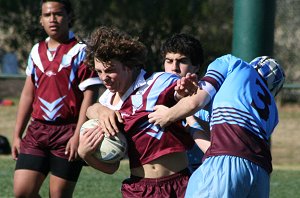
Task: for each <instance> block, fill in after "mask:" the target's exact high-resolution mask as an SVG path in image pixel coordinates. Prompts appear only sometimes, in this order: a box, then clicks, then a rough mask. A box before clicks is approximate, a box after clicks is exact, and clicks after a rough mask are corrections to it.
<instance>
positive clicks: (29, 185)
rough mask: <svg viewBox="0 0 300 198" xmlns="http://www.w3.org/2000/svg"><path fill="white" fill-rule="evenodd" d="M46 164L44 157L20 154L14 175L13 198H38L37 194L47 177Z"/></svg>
mask: <svg viewBox="0 0 300 198" xmlns="http://www.w3.org/2000/svg"><path fill="white" fill-rule="evenodd" d="M48 164H49V163H48V160H47V158H45V157H40V156H34V155H29V154H20V155H19V156H18V160H17V164H16V170H15V173H14V195H15V197H40V196H39V194H38V193H39V190H40V188H41V185H42V183H43V181H44V180H45V178H46V176H47V173H48Z"/></svg>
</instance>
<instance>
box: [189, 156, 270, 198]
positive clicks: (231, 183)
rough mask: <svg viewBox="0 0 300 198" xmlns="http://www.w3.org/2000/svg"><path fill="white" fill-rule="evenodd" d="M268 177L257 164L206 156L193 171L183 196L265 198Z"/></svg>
mask: <svg viewBox="0 0 300 198" xmlns="http://www.w3.org/2000/svg"><path fill="white" fill-rule="evenodd" d="M269 192H270V176H269V174H268V173H267V172H266V171H265V170H264V169H263V168H261V167H260V166H257V165H256V164H254V163H252V162H251V161H249V160H246V159H243V158H239V157H234V156H216V157H209V158H207V159H206V160H205V161H204V162H203V164H202V165H201V166H200V167H199V168H198V169H197V170H196V171H195V172H194V173H193V174H192V176H191V178H190V180H189V183H188V187H187V190H186V194H185V197H186V198H190V197H197V198H198V197H202V198H205V197H222V198H225V197H228V198H243V197H245V198H246V197H247V198H251V197H253V198H268V197H269Z"/></svg>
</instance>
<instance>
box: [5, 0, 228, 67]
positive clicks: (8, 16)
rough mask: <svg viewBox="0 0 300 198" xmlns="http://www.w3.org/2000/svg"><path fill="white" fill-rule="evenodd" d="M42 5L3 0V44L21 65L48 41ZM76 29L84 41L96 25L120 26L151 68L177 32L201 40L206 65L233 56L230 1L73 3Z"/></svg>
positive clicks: (96, 0)
mask: <svg viewBox="0 0 300 198" xmlns="http://www.w3.org/2000/svg"><path fill="white" fill-rule="evenodd" d="M39 2H40V1H38V0H22V1H19V0H10V1H7V0H0V13H1V14H0V15H1V21H0V29H1V31H0V44H1V46H4V45H5V46H9V47H13V44H12V43H15V45H16V46H18V47H17V52H18V55H19V58H20V60H21V62H22V63H23V65H25V64H24V63H25V62H26V59H27V56H28V54H29V50H30V48H31V47H32V45H33V44H34V43H36V42H37V41H38V40H41V39H43V38H44V37H45V34H44V33H43V32H42V31H41V28H40V25H39V13H40V4H39ZM72 2H73V5H74V10H75V15H76V21H75V24H74V31H75V32H76V33H77V34H78V35H80V36H81V37H82V38H86V37H87V36H88V34H89V33H90V32H91V31H92V30H93V29H94V28H95V27H97V26H100V25H107V26H116V27H118V28H120V29H123V30H125V31H127V32H129V33H131V34H133V35H136V36H138V37H139V38H140V40H141V41H142V42H143V43H144V44H145V45H146V46H147V47H148V51H149V60H148V62H149V63H148V65H149V68H148V69H149V70H152V71H157V70H161V57H160V53H159V51H160V46H161V43H162V42H163V41H164V40H165V39H166V38H167V37H169V36H171V35H172V34H174V33H179V32H184V33H188V34H191V35H193V36H195V37H196V38H198V39H200V40H201V41H202V43H203V47H204V49H205V57H206V65H207V64H208V63H209V62H210V61H211V60H213V59H214V58H215V57H217V56H220V55H222V54H224V53H230V51H231V40H232V9H233V8H232V0H229V1H222V0H185V1H182V0H172V1H160V0H151V1H150V0H110V1H99V0H73V1H72Z"/></svg>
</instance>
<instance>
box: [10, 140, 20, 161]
mask: <svg viewBox="0 0 300 198" xmlns="http://www.w3.org/2000/svg"><path fill="white" fill-rule="evenodd" d="M20 143H21V138H19V137H14V139H13V144H12V147H11V155H12V158H13V160H17V159H18V155H19V153H20Z"/></svg>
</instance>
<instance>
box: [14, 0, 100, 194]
mask: <svg viewBox="0 0 300 198" xmlns="http://www.w3.org/2000/svg"><path fill="white" fill-rule="evenodd" d="M40 23H41V25H42V27H43V28H44V30H45V32H46V33H47V35H48V36H49V37H48V38H47V39H46V40H44V41H41V42H39V43H37V44H35V45H34V46H33V48H32V50H31V52H30V55H29V59H28V65H27V68H26V74H27V78H26V80H25V85H24V88H23V90H22V94H21V98H20V102H19V108H18V113H17V118H16V125H15V129H14V133H13V146H12V157H13V159H15V160H17V162H16V168H15V173H14V195H15V197H39V190H40V187H41V185H42V184H43V182H44V180H45V178H46V177H47V175H48V173H49V172H50V173H51V174H50V184H49V185H50V186H49V196H50V197H64V198H65V197H72V194H73V191H74V188H75V185H76V182H77V179H78V177H79V174H80V171H81V168H82V165H83V163H82V161H80V160H77V148H78V144H79V129H80V126H81V125H82V123H83V122H84V121H86V116H85V113H86V109H87V107H88V106H90V105H91V104H93V103H94V102H95V101H96V98H97V97H98V94H97V93H98V85H99V84H100V83H101V81H100V80H99V78H98V77H97V74H96V73H95V72H94V71H91V70H90V69H89V68H88V67H86V66H85V65H84V64H83V62H84V58H85V47H86V46H85V45H84V44H82V43H80V42H78V41H77V40H76V38H75V37H74V34H73V32H72V31H70V28H71V25H72V23H73V11H72V7H71V4H70V2H69V1H68V0H42V1H41V16H40ZM29 120H30V123H29V125H28V128H27V131H26V135H25V136H23V133H24V131H25V129H26V126H27V123H28V122H29Z"/></svg>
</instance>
